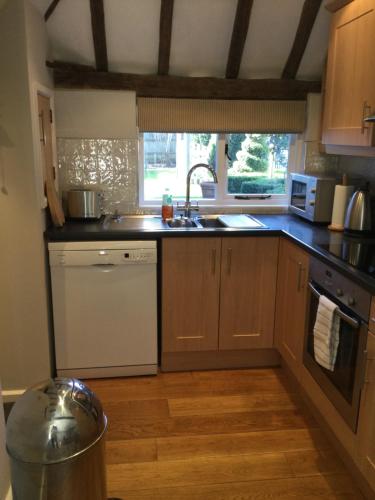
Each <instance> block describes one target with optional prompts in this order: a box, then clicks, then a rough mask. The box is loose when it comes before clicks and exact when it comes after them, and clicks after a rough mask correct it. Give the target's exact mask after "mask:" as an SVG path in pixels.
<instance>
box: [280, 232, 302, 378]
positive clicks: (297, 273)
mask: <svg viewBox="0 0 375 500" xmlns="http://www.w3.org/2000/svg"><path fill="white" fill-rule="evenodd" d="M308 270H309V255H308V254H307V253H306V252H305V251H303V250H302V249H301V248H299V247H298V246H297V245H295V244H293V243H291V242H290V241H287V240H284V239H282V240H281V242H280V252H279V264H278V277H277V297H276V320H275V345H276V347H277V348H278V350H279V352H280V354H281V356H282V358H283V359H284V361H285V362H286V363H287V365H288V367H289V368H290V370H291V371H292V373H293V374H294V375H295V376H296V377H297V378H299V377H300V374H301V369H302V354H303V342H304V334H305V324H306V307H307V280H308Z"/></svg>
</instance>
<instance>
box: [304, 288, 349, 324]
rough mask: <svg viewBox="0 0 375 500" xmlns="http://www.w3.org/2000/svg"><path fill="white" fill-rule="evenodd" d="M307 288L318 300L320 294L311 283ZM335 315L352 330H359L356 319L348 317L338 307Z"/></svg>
mask: <svg viewBox="0 0 375 500" xmlns="http://www.w3.org/2000/svg"><path fill="white" fill-rule="evenodd" d="M309 288H310V290H311V292H312V293H313V294H314V295H315V297H317V298H318V299H319V298H320V295H321V294H320V293H319V292H318V290H317V289H316V288H315V287H313V285H312V284H311V283H309ZM336 314H337V316H339V317H340V318H341V319H342V320H344V321H345V322H346V323H348V324H349V325H350V326H352V327H353V328H355V329H358V328H359V322H358V321H357V320H356V319H354V318H352V317H351V316H348V315H347V314H345V313H344V312H342V311H341V309H340V308H339V307H338V308H337V310H336Z"/></svg>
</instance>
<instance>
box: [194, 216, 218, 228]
mask: <svg viewBox="0 0 375 500" xmlns="http://www.w3.org/2000/svg"><path fill="white" fill-rule="evenodd" d="M195 220H196V222H197V223H198V227H199V225H200V226H202V227H204V228H210V227H212V228H218V227H225V225H224V224H223V223H222V222H221V221H220V219H218V216H217V215H213V216H212V215H207V216H201V217H196V218H195Z"/></svg>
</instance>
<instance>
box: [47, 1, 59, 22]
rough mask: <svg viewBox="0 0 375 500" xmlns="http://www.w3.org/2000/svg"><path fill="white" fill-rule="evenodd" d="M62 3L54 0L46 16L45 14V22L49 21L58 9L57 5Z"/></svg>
mask: <svg viewBox="0 0 375 500" xmlns="http://www.w3.org/2000/svg"><path fill="white" fill-rule="evenodd" d="M59 2H60V0H52V2H51V3H50V5H49V7H48V9H47V10H46V12H45V14H44V20H45V21H48V19H49V18H50V17H51V16H52V14H53V12H54V10H55V9H56V7H57V4H58V3H59Z"/></svg>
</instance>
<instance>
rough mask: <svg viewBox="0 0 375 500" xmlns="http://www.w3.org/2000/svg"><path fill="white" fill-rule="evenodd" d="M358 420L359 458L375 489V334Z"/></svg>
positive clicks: (369, 345) (369, 341) (370, 340)
mask: <svg viewBox="0 0 375 500" xmlns="http://www.w3.org/2000/svg"><path fill="white" fill-rule="evenodd" d="M366 363H367V364H366V373H365V380H364V387H363V389H362V397H361V407H360V412H359V421H358V460H359V466H360V469H361V470H362V473H363V474H364V476H365V477H366V479H367V481H368V482H369V484H370V485H371V487H372V488H373V490H374V491H375V335H374V334H373V333H371V332H369V334H368V339H367V360H366Z"/></svg>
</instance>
